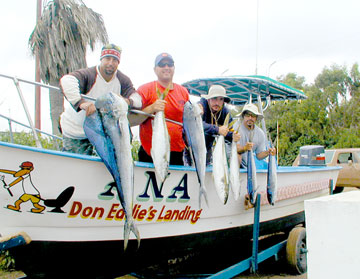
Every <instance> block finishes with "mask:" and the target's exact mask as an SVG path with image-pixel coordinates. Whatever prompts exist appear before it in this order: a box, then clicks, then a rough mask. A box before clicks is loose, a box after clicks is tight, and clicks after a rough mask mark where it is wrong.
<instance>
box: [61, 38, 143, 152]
mask: <svg viewBox="0 0 360 279" xmlns="http://www.w3.org/2000/svg"><path fill="white" fill-rule="evenodd" d="M120 58H121V48H120V47H118V46H116V45H114V44H108V45H105V46H104V47H103V48H102V50H101V55H100V65H99V66H94V67H90V68H85V69H80V70H77V71H75V72H72V73H69V74H67V75H64V76H63V77H62V78H61V79H60V87H61V90H62V92H63V93H64V95H65V97H66V99H67V100H68V101H69V102H68V103H65V110H64V112H63V113H62V114H61V117H60V125H61V130H62V134H63V145H64V150H65V151H68V152H73V153H81V154H86V155H92V154H93V149H94V148H93V146H92V144H91V143H90V141H89V140H88V139H87V138H86V135H85V132H84V129H83V124H84V121H85V117H86V116H88V115H91V114H93V113H94V112H95V111H96V108H95V104H94V102H92V101H89V100H86V99H84V98H83V97H82V96H81V94H85V95H87V96H89V97H92V98H95V99H96V98H98V97H100V96H101V95H104V94H106V93H109V92H113V93H114V94H117V95H121V96H123V97H124V98H125V101H126V102H127V103H128V105H129V107H131V108H138V109H139V108H141V106H142V102H141V96H140V95H139V94H138V93H137V92H136V90H135V89H134V86H133V84H132V82H131V80H130V79H129V78H128V77H127V76H126V75H124V74H123V73H122V72H120V71H119V70H118V66H119V64H120Z"/></svg>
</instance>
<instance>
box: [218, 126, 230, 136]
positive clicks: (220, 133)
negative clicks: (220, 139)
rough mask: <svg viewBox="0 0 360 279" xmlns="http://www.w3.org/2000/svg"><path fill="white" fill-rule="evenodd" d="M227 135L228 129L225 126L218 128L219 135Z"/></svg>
mask: <svg viewBox="0 0 360 279" xmlns="http://www.w3.org/2000/svg"><path fill="white" fill-rule="evenodd" d="M228 133H229V128H228V127H227V126H225V125H224V126H220V127H219V135H221V136H224V137H226V135H227V134H228Z"/></svg>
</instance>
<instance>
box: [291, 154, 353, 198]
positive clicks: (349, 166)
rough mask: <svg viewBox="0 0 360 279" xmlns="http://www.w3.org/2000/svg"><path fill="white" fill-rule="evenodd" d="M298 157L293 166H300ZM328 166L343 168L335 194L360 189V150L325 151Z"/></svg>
mask: <svg viewBox="0 0 360 279" xmlns="http://www.w3.org/2000/svg"><path fill="white" fill-rule="evenodd" d="M299 158H300V156H297V157H296V159H295V161H294V163H293V166H298V165H299ZM325 163H326V165H327V166H341V167H342V169H341V170H340V172H339V176H338V179H337V182H336V188H335V190H334V193H341V192H342V191H343V190H344V187H358V188H360V148H339V149H327V150H325Z"/></svg>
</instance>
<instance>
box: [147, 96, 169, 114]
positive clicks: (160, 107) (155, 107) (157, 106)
mask: <svg viewBox="0 0 360 279" xmlns="http://www.w3.org/2000/svg"><path fill="white" fill-rule="evenodd" d="M165 105H166V101H164V100H161V99H157V100H156V101H155V102H154V103H153V104H152V105H150V106H149V107H150V109H151V111H150V112H149V113H155V112H158V111H164V110H165Z"/></svg>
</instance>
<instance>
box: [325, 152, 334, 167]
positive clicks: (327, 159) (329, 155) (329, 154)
mask: <svg viewBox="0 0 360 279" xmlns="http://www.w3.org/2000/svg"><path fill="white" fill-rule="evenodd" d="M334 154H335V150H325V164H329V163H330V162H331V161H332V159H333V157H334Z"/></svg>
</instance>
